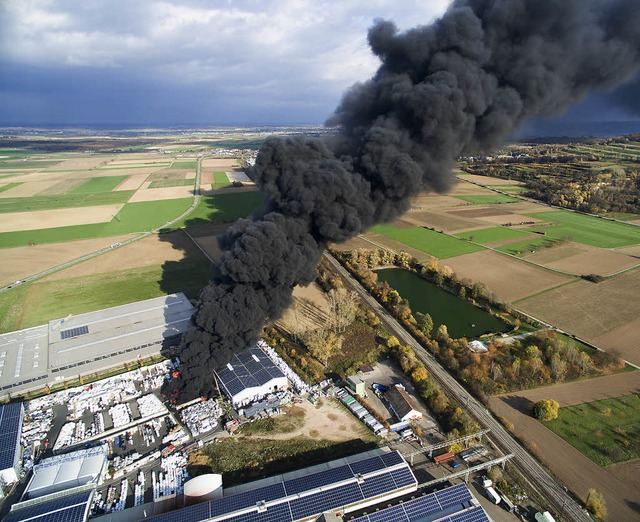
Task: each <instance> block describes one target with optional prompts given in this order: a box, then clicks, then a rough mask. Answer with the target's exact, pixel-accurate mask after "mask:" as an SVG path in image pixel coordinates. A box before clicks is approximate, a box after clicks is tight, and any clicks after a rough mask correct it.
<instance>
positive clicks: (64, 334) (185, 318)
mask: <svg viewBox="0 0 640 522" xmlns="http://www.w3.org/2000/svg"><path fill="white" fill-rule="evenodd" d="M192 314H193V306H192V305H191V303H190V302H189V300H188V299H187V298H186V297H185V295H184V294H182V293H179V294H172V295H167V296H162V297H157V298H154V299H148V300H146V301H138V302H135V303H130V304H126V305H122V306H116V307H114V308H107V309H105V310H98V311H95V312H89V313H85V314H81V315H74V316H68V317H65V318H63V319H56V320H54V321H50V322H49V324H47V325H42V326H36V327H34V328H28V329H25V330H19V331H17V332H10V333H7V334H3V335H0V399H5V398H7V397H9V398H10V397H11V396H12V395H16V394H20V393H24V392H27V391H30V390H35V389H42V388H44V387H45V386H47V385H49V386H51V385H53V384H56V383H59V382H63V381H65V380H67V379H71V378H77V377H78V376H79V375H88V374H90V373H93V372H97V371H101V370H104V369H107V368H110V367H114V366H118V365H122V364H125V363H129V362H133V361H136V360H137V359H138V358H144V357H150V356H153V355H158V354H159V353H160V351H161V349H162V348H163V347H166V345H168V344H169V345H170V344H171V343H177V342H179V340H180V337H181V335H182V334H183V333H184V332H185V331H186V330H187V329H188V327H189V324H190V319H191V315H192Z"/></svg>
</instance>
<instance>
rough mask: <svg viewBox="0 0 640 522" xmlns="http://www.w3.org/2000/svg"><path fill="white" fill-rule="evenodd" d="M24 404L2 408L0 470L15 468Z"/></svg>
mask: <svg viewBox="0 0 640 522" xmlns="http://www.w3.org/2000/svg"><path fill="white" fill-rule="evenodd" d="M21 420H22V403H20V402H14V403H10V404H5V405H3V406H0V469H9V468H12V467H13V464H14V462H13V459H14V457H15V455H16V447H17V445H18V441H19V439H20V421H21Z"/></svg>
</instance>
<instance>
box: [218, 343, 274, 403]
mask: <svg viewBox="0 0 640 522" xmlns="http://www.w3.org/2000/svg"><path fill="white" fill-rule="evenodd" d="M256 359H258V360H256ZM229 364H230V365H231V367H232V368H233V369H229V367H227V366H225V367H223V368H222V369H221V370H219V371H218V372H217V373H218V378H219V379H220V382H221V383H222V386H223V387H224V388H225V389H226V390H227V392H228V393H229V395H231V396H232V397H233V396H234V395H237V394H238V393H240V392H241V391H242V390H244V389H246V388H257V387H259V386H263V385H264V384H266V383H268V382H269V381H270V380H271V379H275V378H277V377H284V376H285V375H284V374H283V373H282V371H281V370H280V369H279V368H278V367H277V366H276V365H275V364H274V363H273V361H272V360H271V359H270V358H269V356H267V354H265V353H264V352H263V351H262V349H260V348H258V347H257V346H256V347H254V348H251V349H249V350H245V351H244V352H241V353H239V354H236V355H235V356H234V358H233V359H232V360H231V362H230V363H229Z"/></svg>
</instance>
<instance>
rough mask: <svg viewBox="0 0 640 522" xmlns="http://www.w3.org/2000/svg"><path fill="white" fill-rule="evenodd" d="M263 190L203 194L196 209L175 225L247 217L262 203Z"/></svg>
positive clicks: (228, 221) (196, 224)
mask: <svg viewBox="0 0 640 522" xmlns="http://www.w3.org/2000/svg"><path fill="white" fill-rule="evenodd" d="M262 201H263V196H262V193H261V192H236V193H233V194H224V193H223V194H214V195H212V196H202V197H201V198H200V202H199V204H198V206H197V207H196V209H195V210H194V211H193V212H192V213H191V214H189V216H187V217H186V218H184V219H182V220H181V221H179V222H178V223H176V224H175V225H174V226H175V227H194V226H198V225H208V224H211V223H216V224H220V223H231V222H233V221H235V220H237V219H238V218H241V217H247V216H248V215H249V214H251V213H252V212H253V211H254V210H257V209H258V208H259V207H260V205H262Z"/></svg>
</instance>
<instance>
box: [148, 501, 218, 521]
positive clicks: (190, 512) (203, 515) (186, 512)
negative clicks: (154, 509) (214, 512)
mask: <svg viewBox="0 0 640 522" xmlns="http://www.w3.org/2000/svg"><path fill="white" fill-rule="evenodd" d="M209 504H210V502H205V503H203V504H196V505H195V506H189V507H186V508H183V509H178V510H177V511H170V512H169V513H164V514H162V515H157V516H155V517H152V518H150V519H149V522H151V521H153V522H194V521H198V520H206V519H207V518H211V517H210V510H209Z"/></svg>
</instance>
